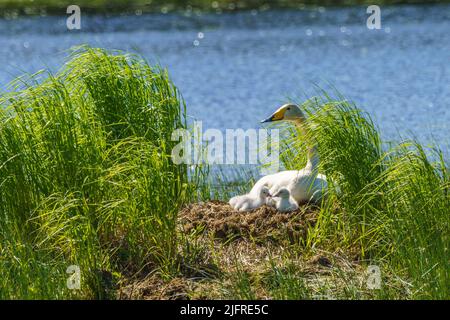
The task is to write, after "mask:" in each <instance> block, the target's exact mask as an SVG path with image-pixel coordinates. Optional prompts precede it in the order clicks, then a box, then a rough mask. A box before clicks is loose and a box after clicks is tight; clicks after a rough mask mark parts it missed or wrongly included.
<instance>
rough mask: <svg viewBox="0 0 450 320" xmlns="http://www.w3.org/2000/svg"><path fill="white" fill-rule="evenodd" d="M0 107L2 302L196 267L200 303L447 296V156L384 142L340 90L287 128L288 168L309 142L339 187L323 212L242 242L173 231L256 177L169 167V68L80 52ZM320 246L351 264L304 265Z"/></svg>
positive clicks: (301, 159)
mask: <svg viewBox="0 0 450 320" xmlns="http://www.w3.org/2000/svg"><path fill="white" fill-rule="evenodd" d="M0 105H1V107H0V118H1V119H0V251H1V252H0V253H1V254H0V269H1V270H2V277H1V279H0V298H3V299H18V298H21V299H37V298H40V299H67V298H73V299H78V298H91V299H108V298H115V297H116V290H117V289H118V288H120V287H121V286H122V285H123V284H124V283H125V282H126V281H127V280H129V279H139V278H142V277H145V276H147V275H149V274H157V275H158V277H160V278H161V279H163V281H171V280H172V279H175V278H180V277H181V278H183V279H185V281H191V280H189V279H190V278H192V277H196V276H197V275H198V274H199V271H200V274H202V272H203V273H205V274H207V276H206V277H205V279H204V281H200V282H192V283H194V284H196V285H199V283H200V284H202V285H204V286H206V287H203V289H202V290H201V295H200V296H201V297H206V298H208V297H225V298H231V299H234V298H243V299H252V298H259V297H270V298H276V299H299V298H302V299H326V298H343V299H361V298H370V299H372V298H375V299H376V298H383V299H399V298H407V299H421V298H424V299H448V298H450V280H449V279H450V276H449V270H450V265H449V264H450V262H449V261H450V259H449V258H450V254H449V252H448V247H449V243H450V239H449V235H450V229H449V219H448V217H449V214H450V195H449V187H450V183H449V182H450V180H449V169H448V165H447V163H446V162H445V159H444V157H443V155H442V152H440V151H439V149H426V148H424V147H423V146H421V145H420V144H418V143H417V142H414V141H405V142H402V143H399V144H398V145H392V144H391V145H387V144H384V143H383V142H382V140H381V138H380V136H379V132H378V130H377V128H376V126H375V125H374V123H373V121H372V120H371V119H370V116H369V115H368V114H367V113H364V112H362V111H360V110H359V109H358V108H356V107H355V106H354V105H353V104H351V103H349V102H347V101H346V100H345V99H343V97H341V96H339V95H338V96H337V97H331V96H329V95H327V94H326V93H325V92H319V95H318V97H315V98H311V99H309V100H307V101H306V102H303V103H302V108H303V109H304V110H305V112H306V113H307V114H308V116H309V120H308V125H307V130H306V136H303V135H302V134H300V132H297V130H295V129H293V128H291V129H288V130H286V131H285V135H286V139H285V140H283V141H284V146H283V153H282V155H281V156H282V157H281V160H282V163H283V165H284V167H286V168H302V167H303V166H304V164H305V160H306V159H305V152H304V150H305V149H304V147H305V142H306V141H312V140H313V141H316V142H318V145H319V152H320V155H321V160H322V161H321V171H322V172H323V173H325V174H326V175H327V176H328V178H329V179H330V180H332V181H333V183H334V185H335V186H336V188H332V190H331V191H330V197H329V198H328V200H327V201H326V202H325V203H323V205H322V206H321V208H320V209H319V211H318V221H317V223H316V224H315V225H314V226H311V227H310V229H309V230H308V233H307V237H306V238H305V239H304V240H303V241H300V242H298V243H294V244H291V245H290V246H283V247H276V248H272V249H270V248H265V247H264V246H263V247H261V246H259V247H258V245H256V244H254V246H255V248H256V249H246V250H243V249H242V247H239V245H238V246H236V247H235V249H233V248H234V247H232V246H233V244H230V246H231V247H230V246H229V245H228V244H225V245H224V246H223V248H222V247H221V248H217V247H215V244H214V242H213V241H204V240H203V239H201V238H199V237H198V236H197V235H184V234H182V233H180V232H178V229H177V226H176V218H177V213H178V211H179V209H180V207H181V206H182V205H183V204H185V203H189V202H193V201H198V200H199V199H200V200H207V199H208V198H210V197H213V198H216V199H224V200H227V199H228V197H229V195H230V194H231V193H232V192H235V191H236V190H248V188H249V186H250V184H251V181H252V179H254V178H257V177H252V176H251V175H250V176H249V175H248V173H246V172H244V171H237V176H240V177H241V178H242V179H241V182H239V181H238V182H235V183H234V184H232V185H224V186H222V185H221V184H222V181H221V180H217V181H218V182H219V183H218V185H219V187H217V181H216V184H214V185H212V184H210V183H209V181H211V180H209V179H207V175H208V173H209V170H208V168H207V167H196V168H194V170H190V171H188V170H189V169H188V168H187V167H186V166H184V165H181V166H179V165H174V164H173V163H172V161H171V159H170V154H171V150H172V148H173V146H174V145H175V143H177V142H176V141H171V139H170V137H171V134H172V132H173V130H174V129H176V128H186V126H187V125H186V122H185V119H186V107H185V104H184V102H183V100H182V98H181V96H180V93H179V92H178V90H177V89H176V87H175V86H174V85H173V84H172V83H171V81H170V79H169V77H168V74H167V72H166V71H165V70H162V69H161V68H158V67H151V66H149V65H148V64H147V63H146V62H145V61H143V60H142V59H141V58H139V57H137V56H133V55H125V54H122V53H120V52H106V51H104V50H101V49H92V48H88V47H82V48H78V49H76V50H75V51H74V52H73V54H71V56H70V58H69V59H68V61H67V63H66V64H65V65H64V67H63V68H62V69H61V70H60V71H59V72H57V73H56V74H54V75H52V74H47V73H40V74H37V75H34V76H32V77H28V78H26V77H24V78H20V79H18V80H17V81H16V82H15V83H13V84H12V91H11V93H4V94H2V96H1V98H0ZM272 246H273V245H272ZM227 248H228V249H227ZM230 250H231V251H233V250H234V254H230ZM252 250H255V254H254V255H255V257H259V256H258V255H257V254H256V253H257V252H259V251H258V250H269V253H270V254H269V255H268V256H267V257H269V258H270V259H268V260H267V261H266V260H264V261H263V260H258V259H261V258H257V259H256V260H255V259H253V258H252V256H251V255H253V253H252ZM270 250H273V252H272V251H270ZM317 252H319V253H321V252H327V253H329V254H330V255H332V256H333V257H334V256H336V257H340V256H341V255H342V253H348V254H351V255H356V257H357V260H358V262H357V265H356V266H354V265H351V266H350V265H347V264H345V263H340V264H339V263H337V264H336V267H335V268H333V269H331V270H330V271H329V272H328V273H323V272H322V273H321V272H315V271H311V270H310V269H308V268H309V267H307V264H304V263H303V262H304V260H302V259H308V258H309V257H311V256H312V255H314V254H316V253H317ZM246 255H250V257H248V258H245V256H246ZM242 257H244V258H242ZM250 258H251V259H250ZM230 259H231V260H232V261H231V262H230ZM252 259H253V260H255V261H256V262H257V264H256V265H254V267H249V266H248V263H249V261H252ZM336 259H338V258H336ZM339 259H340V258H339ZM302 261H303V262H302ZM349 261H350V260H349ZM369 264H376V265H378V266H379V267H380V269H381V272H382V288H381V289H380V290H368V289H367V287H366V285H365V277H366V276H365V275H364V270H365V268H366V267H367V266H368V265H369ZM70 265H78V266H80V269H81V276H82V283H81V284H82V286H81V290H69V289H67V287H66V280H67V278H68V274H66V269H67V267H68V266H70ZM226 265H229V266H231V267H227V266H226ZM202 277H204V276H202ZM192 297H195V294H193V295H192Z"/></svg>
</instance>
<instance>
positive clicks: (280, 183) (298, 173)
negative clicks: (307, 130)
mask: <svg viewBox="0 0 450 320" xmlns="http://www.w3.org/2000/svg"><path fill="white" fill-rule="evenodd" d="M275 121H290V122H293V123H294V124H295V125H296V126H297V127H298V128H299V129H300V130H301V131H303V132H304V126H303V124H304V122H305V121H306V117H305V115H304V114H303V112H302V111H301V110H300V107H299V106H297V105H295V104H285V105H283V106H281V107H280V108H278V109H277V110H276V111H275V112H274V113H273V114H272V115H271V116H270V117H269V118H267V119H265V120H263V121H261V122H262V123H267V122H275ZM319 162H320V159H319V153H318V150H317V145H316V144H312V145H311V144H310V145H309V146H308V157H307V163H306V166H305V167H304V168H303V169H301V170H286V171H281V172H278V173H275V174H270V175H267V176H264V177H262V178H261V179H259V180H258V181H257V182H256V183H255V185H254V186H253V188H252V190H251V191H250V192H249V194H256V193H257V192H258V190H260V188H261V187H262V186H266V187H268V188H269V193H270V194H275V193H276V192H278V190H280V189H281V188H283V187H284V188H287V189H288V191H289V192H290V195H291V196H292V197H293V198H294V199H295V201H297V203H298V204H301V203H309V202H313V203H318V202H320V201H321V200H322V199H323V198H324V197H325V196H326V192H327V189H328V183H327V178H326V176H325V175H323V174H320V173H319V172H318V171H319Z"/></svg>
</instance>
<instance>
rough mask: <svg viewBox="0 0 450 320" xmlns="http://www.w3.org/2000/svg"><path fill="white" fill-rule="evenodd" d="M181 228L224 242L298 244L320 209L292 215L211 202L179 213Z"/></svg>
mask: <svg viewBox="0 0 450 320" xmlns="http://www.w3.org/2000/svg"><path fill="white" fill-rule="evenodd" d="M178 217H179V224H180V227H181V229H182V230H183V231H184V232H187V233H208V234H210V235H212V236H213V237H214V238H216V239H221V240H225V241H230V240H236V239H242V238H244V239H251V240H253V241H256V242H266V241H272V242H280V241H286V240H288V241H289V242H290V243H295V242H297V241H299V240H300V239H304V238H305V236H306V232H307V230H308V228H309V227H310V226H313V225H314V224H315V222H316V217H317V210H315V209H314V208H311V207H301V208H299V209H298V210H296V211H292V212H286V213H284V212H278V211H277V210H276V209H275V208H272V207H268V206H262V207H260V208H258V209H255V210H252V211H249V212H240V211H236V210H234V209H233V208H232V207H231V206H230V205H229V204H228V203H225V202H222V201H216V200H213V201H209V202H206V203H195V204H190V205H188V206H187V207H185V208H183V209H182V210H181V212H180V213H179V216H178Z"/></svg>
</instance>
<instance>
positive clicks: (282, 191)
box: [273, 188, 291, 199]
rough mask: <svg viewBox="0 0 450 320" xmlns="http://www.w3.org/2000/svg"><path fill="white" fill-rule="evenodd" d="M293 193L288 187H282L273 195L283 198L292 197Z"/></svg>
mask: <svg viewBox="0 0 450 320" xmlns="http://www.w3.org/2000/svg"><path fill="white" fill-rule="evenodd" d="M290 195H291V193H290V192H289V190H288V189H286V188H281V189H280V190H278V191H277V192H276V193H275V194H274V195H273V197H274V198H283V199H288V198H289V197H290Z"/></svg>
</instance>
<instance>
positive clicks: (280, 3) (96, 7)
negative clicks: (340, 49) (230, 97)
mask: <svg viewBox="0 0 450 320" xmlns="http://www.w3.org/2000/svg"><path fill="white" fill-rule="evenodd" d="M433 3H450V0H428V1H424V0H274V1H267V0H245V1H244V0H240V1H236V0H191V1H184V0H133V1H125V0H112V1H104V0H78V1H77V2H76V5H78V6H80V8H82V10H83V12H84V13H92V14H95V13H99V14H134V13H139V14H141V13H169V12H178V11H199V12H216V13H222V12H234V11H241V10H269V9H305V8H314V7H318V6H352V5H373V4H375V5H400V4H433ZM72 4H74V3H73V1H68V0H63V1H59V0H0V12H1V14H2V15H3V16H7V17H11V16H18V15H65V14H66V9H67V7H68V6H69V5H72Z"/></svg>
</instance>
